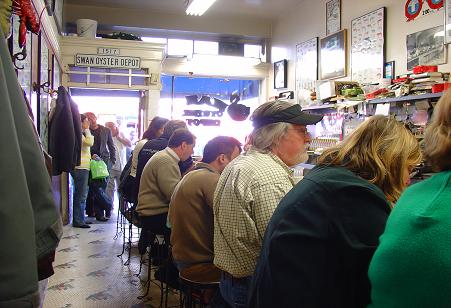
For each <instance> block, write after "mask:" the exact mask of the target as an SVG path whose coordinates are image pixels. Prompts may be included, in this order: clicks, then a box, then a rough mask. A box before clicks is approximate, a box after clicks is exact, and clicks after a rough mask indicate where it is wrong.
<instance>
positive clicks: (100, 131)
mask: <svg viewBox="0 0 451 308" xmlns="http://www.w3.org/2000/svg"><path fill="white" fill-rule="evenodd" d="M91 134H92V135H93V136H94V144H93V145H92V147H91V155H94V154H97V155H98V156H99V157H100V158H102V160H103V161H104V162H105V164H106V165H107V166H108V169H110V168H111V167H112V166H113V165H114V163H115V162H116V148H115V147H114V142H113V136H112V135H111V131H110V129H109V128H107V127H105V126H103V125H100V124H99V125H98V127H97V129H94V130H93V129H91Z"/></svg>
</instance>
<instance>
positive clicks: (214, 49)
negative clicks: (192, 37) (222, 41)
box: [194, 41, 219, 55]
mask: <svg viewBox="0 0 451 308" xmlns="http://www.w3.org/2000/svg"><path fill="white" fill-rule="evenodd" d="M218 45H219V44H218V42H207V41H194V53H198V54H203V55H217V54H218Z"/></svg>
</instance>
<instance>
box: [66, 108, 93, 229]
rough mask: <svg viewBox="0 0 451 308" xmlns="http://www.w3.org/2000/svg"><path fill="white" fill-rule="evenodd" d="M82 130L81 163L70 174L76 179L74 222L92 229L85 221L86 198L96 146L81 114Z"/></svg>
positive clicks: (76, 224)
mask: <svg viewBox="0 0 451 308" xmlns="http://www.w3.org/2000/svg"><path fill="white" fill-rule="evenodd" d="M80 119H81V128H82V131H83V135H82V145H81V162H80V165H79V166H77V167H75V169H74V170H72V171H71V172H70V174H71V176H72V178H73V179H74V199H73V221H72V226H74V227H75V228H90V227H91V226H89V222H86V221H85V207H86V198H87V197H88V179H89V163H90V161H91V146H92V145H93V144H94V136H92V135H91V131H90V130H89V120H88V118H87V117H86V116H85V115H84V114H80Z"/></svg>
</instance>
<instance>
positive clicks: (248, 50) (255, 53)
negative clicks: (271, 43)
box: [244, 44, 262, 58]
mask: <svg viewBox="0 0 451 308" xmlns="http://www.w3.org/2000/svg"><path fill="white" fill-rule="evenodd" d="M261 52H262V47H261V46H260V45H250V44H245V45H244V56H245V57H249V58H260V55H261Z"/></svg>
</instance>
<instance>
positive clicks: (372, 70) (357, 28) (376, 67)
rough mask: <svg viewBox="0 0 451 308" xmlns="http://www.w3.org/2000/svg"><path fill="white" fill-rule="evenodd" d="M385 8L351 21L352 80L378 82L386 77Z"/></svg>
mask: <svg viewBox="0 0 451 308" xmlns="http://www.w3.org/2000/svg"><path fill="white" fill-rule="evenodd" d="M385 10H386V9H385V7H381V8H379V9H377V10H375V11H372V12H369V13H367V14H365V15H363V16H360V17H358V18H355V19H353V20H352V21H351V79H352V81H357V82H359V83H373V82H378V81H379V79H381V78H383V76H384V64H385V15H386V14H385Z"/></svg>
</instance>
